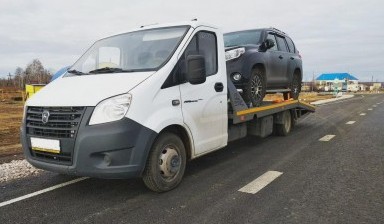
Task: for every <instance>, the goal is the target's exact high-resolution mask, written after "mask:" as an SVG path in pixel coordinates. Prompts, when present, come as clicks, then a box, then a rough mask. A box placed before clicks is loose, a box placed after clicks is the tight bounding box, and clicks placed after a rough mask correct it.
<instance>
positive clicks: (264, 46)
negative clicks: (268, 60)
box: [260, 39, 275, 51]
mask: <svg viewBox="0 0 384 224" xmlns="http://www.w3.org/2000/svg"><path fill="white" fill-rule="evenodd" d="M274 46H275V42H274V41H273V40H272V39H266V40H265V41H264V42H263V43H262V44H261V45H260V48H261V50H263V51H266V50H268V49H270V48H272V47H274Z"/></svg>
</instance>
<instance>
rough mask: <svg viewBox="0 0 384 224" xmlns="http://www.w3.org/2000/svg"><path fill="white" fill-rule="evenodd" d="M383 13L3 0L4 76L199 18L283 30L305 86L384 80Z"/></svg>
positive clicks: (322, 4)
mask: <svg viewBox="0 0 384 224" xmlns="http://www.w3.org/2000/svg"><path fill="white" fill-rule="evenodd" d="M383 8H384V2H383V1H379V0H370V1H358V0H338V1H334V0H322V1H319V0H315V1H304V0H286V1H281V0H270V1H253V0H238V1H235V2H223V1H219V0H204V1H203V0H195V1H180V0H179V1H176V0H167V1H165V0H152V1H139V0H131V1H125V0H110V1H108V2H105V1H103V2H100V1H91V0H83V1H75V0H67V1H43V0H29V1H24V0H2V7H1V8H0V27H1V33H0V77H1V76H3V77H4V75H6V74H8V72H11V73H13V71H14V70H15V68H16V67H17V66H21V67H24V66H25V65H26V64H27V63H29V62H30V61H31V60H32V59H33V58H39V59H40V60H41V61H42V62H43V64H44V66H46V67H48V68H52V69H53V70H55V69H56V70H57V69H60V68H61V67H64V66H66V65H70V64H72V63H74V62H75V60H76V58H78V57H79V56H80V55H81V54H82V53H83V52H84V51H85V50H86V49H87V48H88V47H89V46H90V45H91V44H92V43H93V42H94V41H96V40H97V39H100V38H102V37H105V36H109V35H112V34H117V33H122V32H126V31H127V30H129V29H131V28H135V27H138V26H140V25H143V24H152V23H157V22H159V23H163V22H172V21H180V20H190V19H192V18H198V19H199V20H202V21H206V22H209V23H211V24H214V25H217V26H219V27H221V28H222V29H223V30H224V31H225V32H228V31H235V30H241V29H250V28H259V27H270V26H273V27H276V28H278V29H281V30H283V31H285V32H286V33H288V34H289V35H290V36H291V37H292V39H293V40H294V42H295V44H296V45H297V47H298V49H299V50H300V52H301V54H302V55H303V63H304V74H305V77H306V79H309V78H311V77H312V74H313V73H316V74H318V73H322V72H332V71H335V72H344V71H350V72H352V73H356V74H360V76H362V77H370V76H371V75H370V74H372V72H370V71H375V76H377V77H379V78H380V79H381V80H382V81H384V63H382V62H383V59H384V58H383V55H382V52H384V29H382V27H384V17H383V16H382V9H383ZM380 71H381V72H382V73H381V72H380Z"/></svg>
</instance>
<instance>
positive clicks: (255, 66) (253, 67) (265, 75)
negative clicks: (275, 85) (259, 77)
mask: <svg viewBox="0 0 384 224" xmlns="http://www.w3.org/2000/svg"><path fill="white" fill-rule="evenodd" d="M255 68H260V69H261V70H262V71H263V76H264V77H263V78H264V80H265V82H266V83H267V70H266V67H265V65H264V64H263V63H261V62H258V63H255V64H253V66H252V67H251V71H250V72H252V71H253V69H255Z"/></svg>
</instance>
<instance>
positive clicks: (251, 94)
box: [243, 68, 267, 107]
mask: <svg viewBox="0 0 384 224" xmlns="http://www.w3.org/2000/svg"><path fill="white" fill-rule="evenodd" d="M266 87H267V85H266V82H265V79H264V72H263V71H262V70H261V69H260V68H254V69H253V70H252V73H251V76H250V77H249V81H248V83H247V85H246V86H245V88H244V89H243V92H244V96H243V97H244V100H245V102H246V103H247V104H249V103H252V106H254V107H258V106H260V105H261V103H262V102H263V99H264V96H265V92H266Z"/></svg>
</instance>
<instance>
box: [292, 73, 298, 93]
mask: <svg viewBox="0 0 384 224" xmlns="http://www.w3.org/2000/svg"><path fill="white" fill-rule="evenodd" d="M299 85H300V84H299V79H298V77H297V76H295V77H294V80H293V82H292V93H293V95H295V96H296V95H298V94H299Z"/></svg>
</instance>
